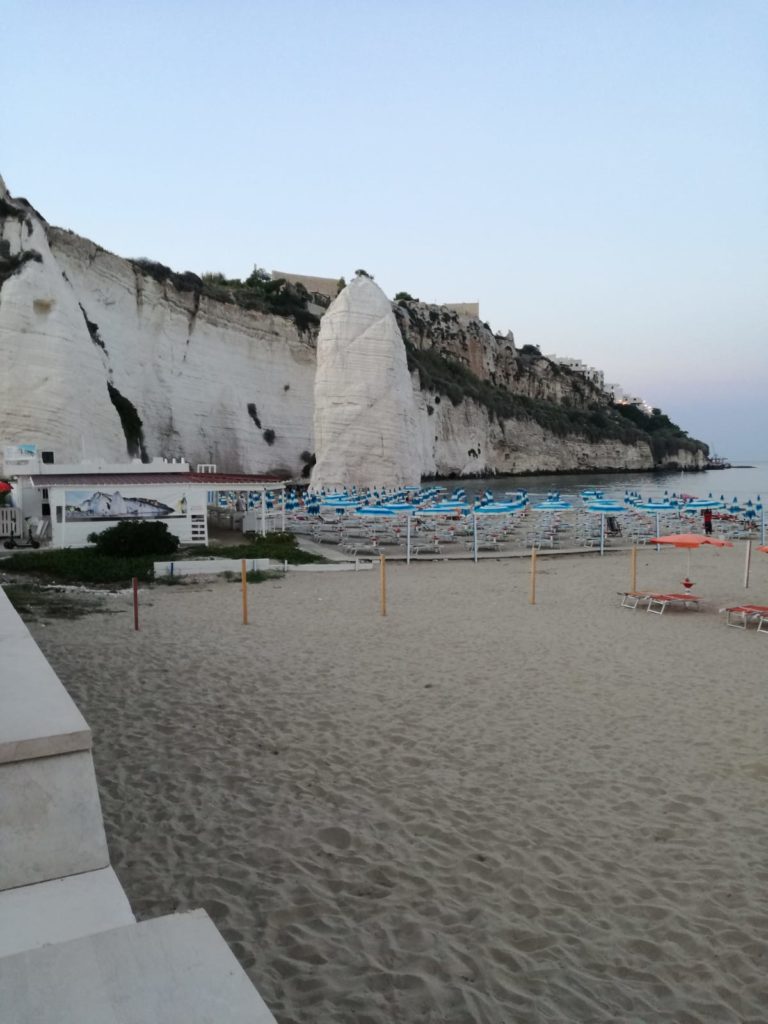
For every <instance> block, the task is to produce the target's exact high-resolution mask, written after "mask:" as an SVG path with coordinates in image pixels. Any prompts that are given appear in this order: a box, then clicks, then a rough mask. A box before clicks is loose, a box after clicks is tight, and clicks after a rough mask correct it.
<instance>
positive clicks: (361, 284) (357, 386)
mask: <svg viewBox="0 0 768 1024" xmlns="http://www.w3.org/2000/svg"><path fill="white" fill-rule="evenodd" d="M417 439H418V432H417V427H416V412H415V405H414V399H413V387H412V385H411V378H410V374H409V372H408V364H407V360H406V355H405V345H404V344H403V339H402V337H401V335H400V331H399V329H398V326H397V322H396V321H395V317H394V315H393V313H392V306H391V303H390V301H389V299H388V298H387V297H386V295H385V294H384V292H383V291H382V290H381V288H379V286H378V285H377V284H375V283H374V281H372V280H371V279H370V278H369V277H364V276H362V275H361V276H359V277H356V278H355V279H354V280H353V281H351V282H350V283H349V284H348V285H347V287H346V288H345V289H344V290H343V291H342V292H341V294H340V295H339V296H338V297H337V298H336V299H335V301H334V302H333V304H332V305H331V307H330V309H329V310H328V312H327V313H326V314H325V316H324V317H323V319H322V322H321V325H320V334H319V336H318V339H317V375H316V377H315V456H316V460H317V461H316V464H315V467H314V469H313V471H312V486H313V487H334V486H337V485H344V486H349V485H352V484H356V485H357V486H366V485H368V484H377V485H379V486H385V487H394V486H400V485H403V484H417V483H419V481H420V470H419V465H420V463H419V457H418V451H417Z"/></svg>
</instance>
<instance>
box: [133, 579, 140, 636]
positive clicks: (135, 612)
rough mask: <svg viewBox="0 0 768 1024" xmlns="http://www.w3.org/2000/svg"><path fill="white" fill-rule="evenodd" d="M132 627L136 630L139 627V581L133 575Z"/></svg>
mask: <svg viewBox="0 0 768 1024" xmlns="http://www.w3.org/2000/svg"><path fill="white" fill-rule="evenodd" d="M133 628H134V630H135V631H136V632H138V629H139V581H138V579H137V578H136V577H135V576H134V577H133Z"/></svg>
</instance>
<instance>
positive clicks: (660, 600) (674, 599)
mask: <svg viewBox="0 0 768 1024" xmlns="http://www.w3.org/2000/svg"><path fill="white" fill-rule="evenodd" d="M700 600H701V598H699V597H697V596H696V595H695V594H649V595H648V607H647V608H646V609H645V610H646V611H647V612H653V614H654V615H663V614H664V609H665V608H666V607H667V606H668V605H680V607H682V608H687V607H688V605H692V606H693V607H694V608H698V607H699V601H700Z"/></svg>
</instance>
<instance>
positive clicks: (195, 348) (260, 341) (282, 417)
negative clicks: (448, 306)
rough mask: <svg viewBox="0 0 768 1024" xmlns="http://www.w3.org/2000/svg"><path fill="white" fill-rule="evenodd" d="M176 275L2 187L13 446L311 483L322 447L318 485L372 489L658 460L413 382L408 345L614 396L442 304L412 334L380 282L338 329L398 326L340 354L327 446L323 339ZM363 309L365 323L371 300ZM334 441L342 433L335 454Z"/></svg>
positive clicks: (1, 371)
mask: <svg viewBox="0 0 768 1024" xmlns="http://www.w3.org/2000/svg"><path fill="white" fill-rule="evenodd" d="M168 274H169V275H170V276H168V277H163V276H162V275H160V276H159V277H158V276H157V275H153V273H152V272H151V271H150V270H148V269H146V268H144V267H142V266H141V265H139V264H137V263H136V262H135V261H131V260H126V259H122V258H120V257H118V256H115V255H113V254H112V253H109V252H107V251H106V250H104V249H102V248H101V247H100V246H98V245H96V244H95V243H93V242H90V241H88V240H87V239H84V238H81V237H79V236H78V235H76V234H73V233H72V232H70V231H65V230H62V229H60V228H55V227H52V226H50V225H48V224H47V223H46V221H45V220H44V219H43V218H42V217H41V216H40V214H38V213H37V212H36V211H35V210H34V209H33V208H32V207H31V206H30V205H29V204H28V203H26V202H25V201H24V200H21V199H13V198H11V196H9V195H8V193H7V191H6V189H5V187H4V185H2V182H1V181H0V445H2V444H14V443H34V444H37V445H38V447H40V448H42V449H52V450H53V451H55V453H56V460H57V461H58V462H64V461H66V462H76V461H79V460H80V459H81V458H83V457H85V458H89V459H103V460H106V461H115V460H119V459H125V458H126V457H127V455H129V454H131V455H139V454H141V455H143V456H144V457H146V458H152V457H155V456H166V457H169V458H170V457H179V456H184V457H186V458H187V459H188V460H189V461H190V462H191V463H192V464H193V465H194V464H195V463H198V462H205V463H209V462H214V463H216V464H217V465H218V466H219V468H220V469H222V470H226V471H230V472H237V471H242V472H253V473H259V472H262V473H269V472H275V471H280V472H283V473H286V474H288V475H292V476H297V477H298V476H300V475H301V474H302V472H303V471H305V469H308V466H307V463H308V462H309V461H310V456H311V453H313V452H316V451H317V458H318V462H317V466H316V468H315V479H316V480H327V481H329V482H334V483H341V482H342V481H343V480H345V479H346V480H347V481H348V482H352V480H353V479H356V480H358V481H359V482H360V483H366V484H367V483H369V482H382V483H383V482H384V481H385V480H389V479H393V480H394V479H397V480H398V481H402V482H415V481H416V480H418V478H419V477H420V476H431V475H450V474H455V475H480V474H494V473H498V474H504V473H521V472H529V473H530V472H537V471H538V472H547V471H552V470H557V471H561V470H575V469H617V470H620V469H627V470H632V469H650V468H652V467H653V465H654V459H653V454H652V452H651V449H650V446H649V445H648V444H647V443H640V444H635V445H629V444H622V443H621V442H620V441H600V442H590V441H589V440H587V439H586V438H584V437H582V436H579V435H570V436H566V437H561V436H557V435H556V434H554V433H552V432H550V431H547V430H546V429H543V428H542V427H541V426H539V425H537V424H536V423H535V422H533V420H532V419H529V418H526V417H525V416H521V417H520V418H507V419H504V420H500V419H499V417H498V415H496V416H493V415H492V414H491V413H490V412H489V411H488V409H486V408H485V407H484V406H483V405H481V404H480V403H479V402H477V401H472V400H471V399H469V398H465V399H464V400H458V401H456V404H454V402H452V401H451V400H450V399H451V392H450V389H449V392H448V393H446V391H445V390H444V389H443V390H442V391H441V390H440V389H439V388H437V387H435V386H433V385H432V384H431V383H430V381H429V379H428V376H429V375H428V374H427V375H426V378H425V379H424V380H423V381H422V379H421V378H420V376H419V373H417V372H413V373H412V374H411V375H410V377H409V375H408V372H407V369H406V356H405V352H404V350H403V340H404V341H405V343H406V345H407V346H408V352H409V353H410V357H412V356H413V355H414V353H415V354H416V355H417V356H419V358H421V359H422V360H424V359H428V358H430V357H432V358H435V357H438V356H439V355H444V356H446V357H447V358H449V359H450V360H452V362H454V363H459V364H460V365H462V366H464V367H466V368H467V370H468V371H470V372H471V373H472V374H474V375H475V377H476V378H479V379H480V380H482V381H486V382H488V383H489V384H491V385H498V386H500V387H502V388H504V389H506V390H507V391H509V392H511V393H513V394H516V395H520V396H524V397H526V398H527V399H531V400H543V401H547V402H553V403H555V404H562V405H564V406H566V407H569V408H572V409H573V408H576V409H579V408H590V407H592V406H594V405H595V403H596V402H597V403H598V404H599V400H600V395H599V394H597V393H595V391H594V388H593V387H592V386H590V385H588V384H587V383H585V382H584V380H583V379H582V378H579V377H577V375H574V374H568V373H565V372H560V371H556V370H555V369H553V366H552V364H551V363H550V361H548V360H546V359H545V358H544V357H541V356H539V355H537V354H535V353H534V354H533V355H532V354H530V353H527V352H526V350H525V348H523V349H521V350H519V351H518V350H517V348H516V347H515V345H514V340H513V339H512V338H511V336H508V337H506V338H501V337H497V336H495V335H493V334H492V332H491V331H490V329H489V328H488V327H487V325H483V324H481V323H480V321H472V320H467V319H466V318H461V317H457V316H456V314H454V313H450V312H449V311H446V310H444V309H442V308H440V307H431V306H430V307H427V306H422V305H420V304H417V305H416V306H413V305H411V306H410V307H408V308H406V307H403V306H402V304H401V305H400V306H396V307H395V311H394V312H395V315H396V323H397V325H398V326H399V333H398V330H397V326H394V327H393V325H394V324H395V321H394V320H393V319H392V311H391V307H390V305H389V303H388V302H387V300H386V298H385V297H384V296H383V294H382V293H381V292H380V291H379V289H378V288H377V286H376V285H375V284H373V282H371V281H369V280H368V279H366V278H361V279H356V280H355V281H353V282H352V285H350V290H349V292H348V293H347V297H346V298H344V300H343V302H342V303H340V304H339V305H338V306H337V307H336V306H335V307H334V310H333V313H332V311H330V310H329V311H328V312H327V313H326V315H325V317H324V318H323V321H322V323H323V325H324V326H323V331H324V332H328V331H330V330H331V328H332V325H333V324H334V321H335V318H336V317H337V315H341V311H342V309H345V308H346V304H347V303H348V302H349V303H352V299H353V298H354V297H355V296H356V295H359V296H360V297H361V299H362V298H363V297H367V298H366V302H368V301H369V300H370V305H371V309H370V310H369V311H368V313H366V314H365V316H368V317H369V321H370V323H373V322H374V321H375V322H377V323H380V324H381V325H382V327H381V330H384V326H383V325H386V331H385V332H384V333H385V335H386V340H385V341H383V342H382V343H381V345H380V344H379V343H378V341H376V340H375V336H374V335H373V334H371V335H370V336H369V335H368V333H367V328H364V327H363V326H362V323H363V321H362V320H360V321H359V322H358V325H357V327H356V328H355V330H356V331H358V333H359V334H360V337H359V339H358V340H357V341H356V342H355V344H354V345H352V347H351V348H350V350H349V351H348V352H347V353H346V354H345V355H344V357H343V358H344V359H345V360H346V363H345V366H346V369H347V370H348V371H349V376H348V377H346V378H345V377H344V374H343V372H341V373H339V370H340V368H341V364H339V365H338V366H335V369H334V360H335V359H341V358H342V356H341V351H342V349H341V348H338V345H336V343H334V345H336V348H337V349H338V351H337V352H336V355H335V356H334V357H333V358H332V359H331V361H330V362H328V363H326V364H325V365H324V366H321V372H320V375H319V377H318V381H317V385H318V395H319V396H320V395H325V397H324V398H323V402H324V409H325V411H324V412H323V413H322V415H320V410H319V409H318V417H319V419H318V421H317V422H318V425H317V432H318V433H317V439H316V438H315V429H316V425H315V367H316V356H317V353H316V344H317V341H316V337H315V335H314V333H313V332H312V331H308V330H299V328H298V327H297V325H296V323H294V321H293V320H292V319H289V318H288V317H284V316H272V315H270V314H265V313H260V312H255V311H252V310H247V309H243V308H241V307H240V306H238V305H235V304H234V303H226V302H219V301H215V300H214V299H212V298H209V297H207V296H206V295H205V294H203V293H202V282H201V281H200V280H199V278H195V277H194V275H171V274H170V271H169V272H168ZM185 278H190V279H191V280H190V281H187V282H186V283H185ZM362 305H365V303H362ZM352 307H354V308H352V314H353V316H354V317H358V316H359V315H360V316H362V315H363V313H361V312H355V309H356V308H357V299H355V301H354V303H352ZM374 309H375V313H373V312H372V311H373V310H374ZM335 329H336V328H334V330H335ZM347 329H348V328H344V330H347ZM377 329H378V328H377ZM356 336H357V335H356ZM321 341H322V343H323V344H324V340H323V339H322V338H321ZM345 351H346V350H345ZM385 351H386V352H388V353H389V354H388V355H387V356H386V357H385V356H384V353H385ZM377 361H380V362H378V363H377ZM377 365H378V367H379V368H378V370H376V369H374V367H376V366H377ZM427 368H429V367H427ZM331 371H332V372H331ZM358 371H359V372H358ZM334 373H335V374H336V377H335V383H334V380H333V374H334ZM387 374H389V376H387ZM342 384H343V385H344V387H343V393H342ZM407 388H410V389H411V390H410V395H411V398H410V402H409V400H408V398H407ZM453 397H454V400H456V395H455V394H454V395H453ZM121 413H122V416H121ZM345 417H346V419H345ZM334 422H335V424H336V425H335V426H334ZM327 431H332V432H333V431H335V435H333V436H335V437H336V438H337V441H336V442H334V443H335V444H336V446H337V451H336V454H335V455H333V456H331V455H330V454H329V453H328V441H327V436H328V435H327V433H326V432H327ZM371 450H373V451H374V453H375V452H377V451H378V454H375V455H374V456H373V457H372V456H371ZM361 453H365V454H361ZM332 459H335V460H336V461H335V463H334V462H333V461H332ZM329 460H331V461H329ZM669 460H670V461H671V462H673V463H674V462H677V463H678V464H682V465H685V466H686V467H690V468H695V467H699V468H700V467H701V465H702V464H703V455H702V454H701V452H699V453H698V454H692V453H690V452H688V451H685V450H681V451H679V452H676V453H675V452H672V453H670V455H669Z"/></svg>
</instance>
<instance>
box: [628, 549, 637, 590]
mask: <svg viewBox="0 0 768 1024" xmlns="http://www.w3.org/2000/svg"><path fill="white" fill-rule="evenodd" d="M630 565H631V566H632V577H631V580H630V585H629V589H630V590H631V591H632V593H633V594H634V593H635V591H636V590H637V548H636V547H635V546H634V545H633V547H632V557H631V558H630Z"/></svg>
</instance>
